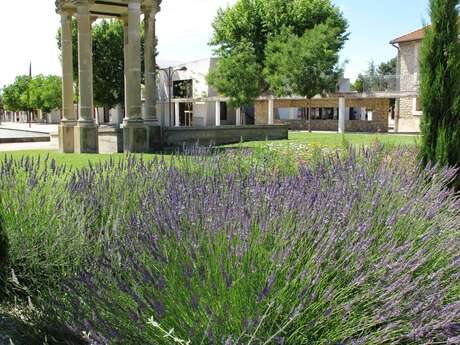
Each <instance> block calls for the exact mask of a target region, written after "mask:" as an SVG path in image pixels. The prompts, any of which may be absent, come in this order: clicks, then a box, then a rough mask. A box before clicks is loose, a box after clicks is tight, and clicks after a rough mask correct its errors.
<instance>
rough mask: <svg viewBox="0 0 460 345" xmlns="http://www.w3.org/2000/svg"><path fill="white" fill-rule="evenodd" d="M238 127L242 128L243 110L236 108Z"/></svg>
mask: <svg viewBox="0 0 460 345" xmlns="http://www.w3.org/2000/svg"><path fill="white" fill-rule="evenodd" d="M235 122H236V125H237V126H241V108H236V121H235Z"/></svg>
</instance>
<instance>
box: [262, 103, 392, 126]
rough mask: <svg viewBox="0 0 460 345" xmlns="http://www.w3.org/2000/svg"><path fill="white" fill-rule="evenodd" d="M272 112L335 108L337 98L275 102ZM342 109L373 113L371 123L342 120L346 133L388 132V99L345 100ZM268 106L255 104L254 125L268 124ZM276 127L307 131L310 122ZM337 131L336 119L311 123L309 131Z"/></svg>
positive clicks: (296, 122) (287, 122) (288, 122)
mask: <svg viewBox="0 0 460 345" xmlns="http://www.w3.org/2000/svg"><path fill="white" fill-rule="evenodd" d="M273 103H274V105H273V106H274V112H275V114H276V112H277V109H278V108H308V107H310V108H334V109H335V108H337V107H338V104H339V99H338V98H320V99H312V100H306V99H275V100H274V102H273ZM345 106H346V108H347V109H350V108H366V109H370V110H372V120H371V121H363V120H349V119H348V118H346V119H345V120H346V121H345V130H346V131H349V132H388V112H389V109H390V100H389V99H387V98H348V99H345ZM268 108H269V102H268V100H265V99H260V100H257V101H256V103H255V122H256V125H262V124H267V123H268V113H269V110H268ZM275 123H276V124H285V125H288V127H289V129H292V130H308V129H309V121H308V120H306V119H303V120H302V119H294V120H285V121H281V120H277V119H275ZM338 127H339V123H338V119H334V120H317V119H312V121H311V129H312V130H314V131H337V130H338Z"/></svg>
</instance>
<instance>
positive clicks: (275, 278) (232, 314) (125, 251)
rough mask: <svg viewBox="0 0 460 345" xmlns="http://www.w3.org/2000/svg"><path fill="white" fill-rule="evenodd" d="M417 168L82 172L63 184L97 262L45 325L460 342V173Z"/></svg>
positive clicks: (162, 166) (109, 168)
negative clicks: (84, 218) (459, 192)
mask: <svg viewBox="0 0 460 345" xmlns="http://www.w3.org/2000/svg"><path fill="white" fill-rule="evenodd" d="M410 156H414V152H411V151H406V150H396V151H394V152H392V153H388V152H385V151H384V150H383V149H382V148H375V149H372V150H363V151H362V152H356V151H353V150H350V151H349V152H348V154H346V155H344V156H339V155H338V156H336V157H329V158H327V157H324V158H322V159H320V160H319V161H318V162H316V164H312V165H305V166H301V167H300V168H299V170H298V171H297V173H292V172H290V173H289V174H284V173H283V172H282V171H276V170H268V169H267V167H265V166H263V165H260V164H257V163H256V164H254V165H253V166H251V167H249V168H247V167H245V168H244V169H243V168H242V167H241V166H240V165H239V163H238V162H239V161H238V160H234V159H233V158H231V157H230V156H228V155H221V156H211V157H208V156H204V157H203V156H199V157H186V158H181V159H177V160H176V161H175V162H174V163H173V164H168V163H165V161H164V160H160V161H153V162H145V161H136V160H133V159H129V160H128V161H122V162H120V163H119V164H118V165H117V164H115V163H114V162H111V163H109V164H107V165H100V166H96V167H91V168H89V169H86V170H82V171H79V172H76V173H75V174H74V175H72V176H73V177H72V179H70V180H69V181H67V182H66V185H67V188H69V189H70V190H71V191H72V194H74V195H78V197H77V199H78V200H80V202H81V204H82V205H87V206H88V208H87V211H90V212H97V214H98V216H97V218H92V217H91V218H90V219H89V222H88V223H87V224H88V226H89V225H91V229H92V230H91V231H88V230H85V231H86V236H92V237H93V238H95V239H97V241H98V242H99V243H100V248H101V251H100V254H101V255H97V253H96V254H94V255H93V253H91V255H90V257H89V258H88V259H87V260H86V261H85V264H84V265H82V266H81V267H82V268H81V269H80V271H79V273H78V274H76V275H72V276H70V277H68V278H67V279H66V281H65V282H64V283H63V284H62V285H61V287H60V290H59V291H55V292H54V293H53V297H54V299H53V302H52V303H51V304H50V306H49V310H48V315H50V316H51V315H52V316H55V317H56V318H57V319H58V320H60V321H64V322H65V323H67V324H69V325H70V326H71V327H72V328H73V329H75V330H76V331H77V332H83V331H84V332H89V334H90V335H91V337H92V339H93V342H94V343H97V344H148V343H155V344H169V343H170V342H171V340H172V339H176V340H175V341H177V342H178V343H186V342H187V341H190V342H191V343H192V344H200V343H205V344H313V343H324V344H364V343H365V344H381V343H431V342H441V343H442V342H445V343H446V342H447V343H448V342H450V343H452V344H453V343H458V340H459V338H458V337H460V299H459V297H460V283H459V277H460V270H459V264H460V256H459V254H458V253H459V249H460V236H459V229H460V211H459V210H460V207H459V206H460V203H459V201H458V198H457V197H456V195H455V194H454V192H452V191H451V190H450V189H448V188H447V187H446V186H447V185H448V183H449V182H450V181H451V179H452V178H453V176H455V174H456V171H455V170H453V169H443V170H440V169H437V168H435V167H427V168H426V169H421V168H420V167H418V166H416V165H415V164H414V163H413V160H411V159H409V158H408V157H410ZM267 171H268V172H269V173H267ZM420 171H422V172H420ZM72 198H75V196H74V197H72ZM91 205H92V206H91ZM85 207H86V206H85ZM71 214H72V213H71ZM83 214H85V213H83ZM70 219H72V220H73V219H74V218H73V217H70ZM95 220H97V221H95ZM102 220H104V221H102ZM147 321H148V322H147ZM170 329H171V330H172V329H174V331H171V332H169V336H167V337H165V334H164V332H168V331H169V330H170Z"/></svg>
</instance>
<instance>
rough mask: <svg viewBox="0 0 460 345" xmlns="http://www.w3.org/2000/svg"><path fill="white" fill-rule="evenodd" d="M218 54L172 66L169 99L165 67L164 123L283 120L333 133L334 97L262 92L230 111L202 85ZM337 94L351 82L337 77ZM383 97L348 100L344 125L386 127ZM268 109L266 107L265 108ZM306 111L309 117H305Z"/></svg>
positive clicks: (160, 99)
mask: <svg viewBox="0 0 460 345" xmlns="http://www.w3.org/2000/svg"><path fill="white" fill-rule="evenodd" d="M217 61H218V59H217V58H207V59H202V60H197V61H192V62H188V63H182V64H179V65H176V66H174V67H172V70H174V71H175V72H174V74H173V76H172V85H171V94H172V97H171V103H170V102H169V97H168V95H169V91H168V90H169V81H168V77H167V73H166V71H160V74H159V78H158V104H157V113H158V114H162V118H163V119H162V121H163V124H164V125H165V126H166V127H213V126H225V125H244V124H245V125H251V124H256V125H264V124H265V125H266V124H287V125H288V126H289V128H291V129H296V130H307V129H310V126H311V129H312V130H326V131H337V130H338V120H339V100H338V96H333V95H332V96H331V97H328V98H321V97H319V98H318V97H316V98H315V99H314V100H310V101H308V102H307V101H306V100H305V99H304V98H301V97H288V98H273V100H272V101H270V96H268V95H266V96H261V97H259V99H257V100H256V101H255V103H254V104H252V105H248V106H246V107H244V108H243V109H240V110H238V109H234V108H232V107H231V106H230V104H229V100H228V98H226V97H222V96H219V95H218V93H217V92H216V91H215V90H214V89H213V88H212V87H211V86H210V85H209V84H208V83H207V80H206V77H207V75H208V74H209V72H210V71H211V70H212V69H213V68H215V66H216V63H217ZM336 91H337V93H349V92H350V80H349V79H346V78H341V79H340V80H339V82H338V85H337V89H336ZM387 101H388V100H378V99H357V98H355V99H353V100H349V101H347V104H346V107H345V121H346V125H345V127H346V129H347V130H350V131H363V132H386V131H388V111H389V108H390V105H389V104H388V102H387ZM270 107H271V108H270ZM310 114H311V118H312V120H311V121H308V118H309V116H310Z"/></svg>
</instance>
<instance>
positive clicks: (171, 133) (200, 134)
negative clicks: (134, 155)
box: [98, 125, 288, 153]
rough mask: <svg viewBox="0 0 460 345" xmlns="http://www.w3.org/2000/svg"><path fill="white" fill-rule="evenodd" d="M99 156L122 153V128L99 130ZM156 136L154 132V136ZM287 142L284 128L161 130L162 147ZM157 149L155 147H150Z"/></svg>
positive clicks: (242, 127)
mask: <svg viewBox="0 0 460 345" xmlns="http://www.w3.org/2000/svg"><path fill="white" fill-rule="evenodd" d="M98 134H99V135H98V140H99V153H117V152H119V153H121V152H123V129H121V128H117V127H108V126H107V127H100V128H99V133H98ZM159 135H160V134H159V133H158V136H159ZM282 139H288V126H285V125H274V126H267V125H264V126H238V127H237V126H220V127H203V128H196V127H194V128H191V127H172V128H170V127H168V128H165V129H164V142H163V145H164V146H169V147H171V146H182V145H195V144H199V145H222V144H233V143H238V142H240V141H259V140H260V141H262V140H282ZM154 146H155V148H157V145H156V144H155V145H154Z"/></svg>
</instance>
